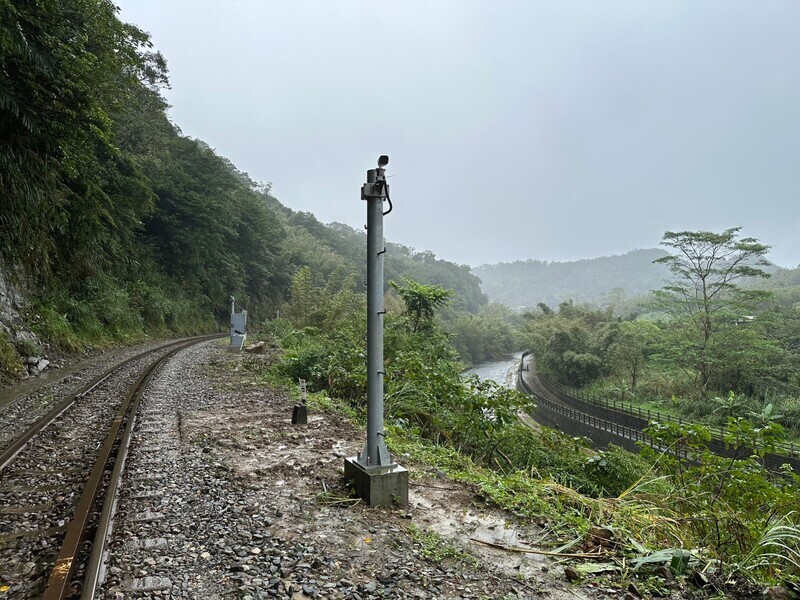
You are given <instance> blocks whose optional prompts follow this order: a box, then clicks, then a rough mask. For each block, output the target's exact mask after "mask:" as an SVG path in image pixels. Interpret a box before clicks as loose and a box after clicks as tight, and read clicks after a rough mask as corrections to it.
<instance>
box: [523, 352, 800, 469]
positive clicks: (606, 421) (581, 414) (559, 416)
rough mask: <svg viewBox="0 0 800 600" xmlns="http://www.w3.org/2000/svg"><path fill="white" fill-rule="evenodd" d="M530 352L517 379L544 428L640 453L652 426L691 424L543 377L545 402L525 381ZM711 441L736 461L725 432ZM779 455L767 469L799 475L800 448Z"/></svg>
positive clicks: (716, 431)
mask: <svg viewBox="0 0 800 600" xmlns="http://www.w3.org/2000/svg"><path fill="white" fill-rule="evenodd" d="M529 355H530V352H524V353H523V354H522V359H521V363H520V372H519V374H518V377H517V387H518V389H520V391H522V392H524V393H526V394H528V395H530V396H533V397H534V398H535V399H536V402H537V407H536V409H535V410H534V412H533V414H532V416H533V417H534V418H535V419H536V420H537V421H538V422H540V423H542V424H543V425H547V426H549V427H553V428H555V429H559V430H561V431H564V432H565V433H568V434H570V435H577V436H583V437H588V438H589V439H591V440H593V441H594V442H595V443H596V444H608V443H609V442H613V443H615V444H617V445H618V446H622V447H624V448H626V449H629V450H634V451H638V449H639V445H640V443H645V444H647V445H651V446H652V445H653V444H652V440H651V439H650V437H649V436H648V435H647V434H645V433H644V430H645V429H646V428H647V427H649V426H650V424H651V423H652V422H660V423H667V422H669V423H675V424H678V425H680V426H683V425H688V424H691V422H690V421H686V420H684V419H681V418H678V419H676V418H674V417H671V416H670V415H664V414H662V413H660V412H652V411H650V410H642V409H641V408H640V407H634V406H633V405H631V404H629V405H627V406H626V405H625V404H623V403H622V402H618V401H616V400H613V399H611V400H609V399H607V398H606V399H603V398H598V397H595V396H586V395H584V394H580V393H579V392H578V391H577V390H575V389H574V388H570V387H567V386H565V385H562V384H560V383H556V382H553V381H550V380H548V379H546V378H544V377H542V376H540V375H538V376H537V378H538V381H539V383H540V384H541V385H542V387H543V388H544V390H545V391H546V392H547V393H548V395H550V396H552V398H546V397H544V396H543V395H542V394H539V393H536V391H534V390H533V389H532V388H531V386H529V385H528V383H527V382H526V381H525V379H524V377H523V371H522V366H523V365H524V363H525V359H526V358H527V357H528V356H529ZM709 430H710V431H711V434H712V440H711V441H710V442H709V444H708V447H709V449H710V450H711V451H712V452H714V453H715V454H718V455H720V456H728V457H735V456H739V455H741V452H740V453H739V454H738V455H737V454H736V453H735V452H734V450H732V449H731V448H729V447H727V446H726V444H725V443H724V442H723V441H722V430H721V429H720V428H718V427H717V428H712V427H709ZM777 448H778V452H776V453H770V454H766V455H765V456H764V457H763V459H762V460H763V462H764V465H765V466H766V467H767V468H769V469H773V470H777V469H779V468H780V467H781V466H782V465H784V464H789V465H791V466H792V467H793V468H794V470H795V472H798V473H800V458H798V453H800V448H798V446H797V445H795V444H780V445H778V447H777ZM678 452H679V453H680V454H681V456H683V457H687V454H686V450H685V449H683V450H682V449H678Z"/></svg>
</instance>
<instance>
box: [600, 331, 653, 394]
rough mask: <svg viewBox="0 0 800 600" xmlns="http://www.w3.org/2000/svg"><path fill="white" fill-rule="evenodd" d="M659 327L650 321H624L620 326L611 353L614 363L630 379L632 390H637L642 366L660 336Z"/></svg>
mask: <svg viewBox="0 0 800 600" xmlns="http://www.w3.org/2000/svg"><path fill="white" fill-rule="evenodd" d="M660 333H661V332H660V330H659V329H658V327H657V326H656V325H655V324H654V323H651V322H650V321H624V322H623V323H620V325H619V331H618V332H617V335H616V338H615V339H614V343H613V344H612V345H611V352H612V355H613V357H614V362H615V363H616V364H617V365H618V366H619V368H620V369H622V370H623V371H624V372H625V374H626V375H627V376H628V377H630V382H631V389H633V390H635V389H636V383H637V381H638V380H639V374H640V373H641V370H642V366H643V365H644V362H645V359H646V358H647V353H648V351H649V350H650V349H651V348H652V346H653V344H654V343H655V342H656V340H657V339H658V337H659V335H660Z"/></svg>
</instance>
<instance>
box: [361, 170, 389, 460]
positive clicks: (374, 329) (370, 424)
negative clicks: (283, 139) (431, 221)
mask: <svg viewBox="0 0 800 600" xmlns="http://www.w3.org/2000/svg"><path fill="white" fill-rule="evenodd" d="M388 162H389V157H388V156H381V158H380V159H379V160H378V168H377V169H370V170H369V171H367V183H365V184H364V185H363V187H362V188H361V199H362V200H366V201H367V445H366V446H365V447H364V451H363V452H362V453H361V454H360V455H359V457H358V462H360V463H361V464H362V465H364V466H365V467H372V466H386V465H389V464H391V462H392V458H391V456H390V455H389V449H388V448H387V447H386V441H385V440H384V433H383V375H384V372H383V315H384V314H386V311H385V310H384V309H383V256H384V254H385V253H386V247H385V246H384V239H383V216H384V215H383V203H384V202H385V201H386V200H387V199H388V197H389V186H388V184H387V183H386V173H385V169H384V168H383V167H384V166H386V164H387V163H388Z"/></svg>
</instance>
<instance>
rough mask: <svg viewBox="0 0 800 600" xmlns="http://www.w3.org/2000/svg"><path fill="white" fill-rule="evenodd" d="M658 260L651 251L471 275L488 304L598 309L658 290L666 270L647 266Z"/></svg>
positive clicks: (528, 263) (523, 264) (531, 263)
mask: <svg viewBox="0 0 800 600" xmlns="http://www.w3.org/2000/svg"><path fill="white" fill-rule="evenodd" d="M664 255H665V252H664V251H663V250H659V249H656V248H651V249H647V250H633V251H631V252H627V253H625V254H622V255H620V256H603V257H601V258H589V259H585V260H576V261H573V262H548V261H543V260H525V261H522V260H518V261H514V262H510V263H498V264H496V265H481V266H479V267H476V268H475V269H473V272H474V273H475V274H476V275H477V276H478V277H480V278H481V280H482V281H483V286H482V289H483V291H484V293H486V295H487V296H489V299H490V300H492V301H493V302H502V303H504V304H507V305H508V306H512V307H525V308H532V307H535V306H536V305H537V304H539V303H540V302H544V303H545V304H548V305H551V306H557V305H558V304H559V303H561V302H565V301H567V300H572V301H574V302H575V303H576V304H590V305H595V306H604V305H608V304H612V303H616V302H619V301H621V300H624V299H626V298H628V299H630V298H634V297H636V296H640V295H642V294H647V293H648V292H650V291H651V290H656V289H658V288H660V287H661V286H662V285H664V282H665V281H667V279H669V272H668V270H667V269H666V268H665V267H664V266H663V265H659V264H653V261H654V260H656V259H658V258H661V257H662V256H664Z"/></svg>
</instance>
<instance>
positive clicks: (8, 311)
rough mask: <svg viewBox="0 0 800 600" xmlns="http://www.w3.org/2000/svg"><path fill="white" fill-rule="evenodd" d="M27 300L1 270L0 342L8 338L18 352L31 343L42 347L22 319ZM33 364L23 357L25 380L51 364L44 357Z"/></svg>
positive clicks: (22, 374)
mask: <svg viewBox="0 0 800 600" xmlns="http://www.w3.org/2000/svg"><path fill="white" fill-rule="evenodd" d="M25 304H26V300H25V296H24V295H23V293H22V292H21V291H20V289H19V288H18V287H17V286H16V285H14V284H13V283H12V282H11V281H10V280H9V278H8V276H7V275H6V273H5V271H3V270H2V269H0V341H2V336H4V335H5V336H7V339H8V341H9V342H10V343H11V344H12V345H13V346H15V348H16V349H17V352H19V351H20V348H21V344H24V343H25V342H30V344H28V347H29V348H30V347H31V346H35V347H39V348H40V347H41V343H40V342H39V339H38V338H37V337H36V334H35V333H33V332H32V331H31V330H30V329H28V327H27V325H26V324H25V321H24V320H23V319H22V315H21V314H20V311H21V310H22V309H23V308H24V307H25ZM32 358H34V360H33V362H31V361H29V360H26V359H25V357H24V356H23V360H22V362H23V363H26V367H27V372H22V373H20V376H21V377H22V378H23V379H24V378H25V377H27V375H28V374H31V375H38V374H39V373H41V372H42V371H43V370H44V369H46V368H47V366H48V365H49V364H50V363H49V361H48V360H46V359H45V358H44V357H41V356H37V357H32Z"/></svg>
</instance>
